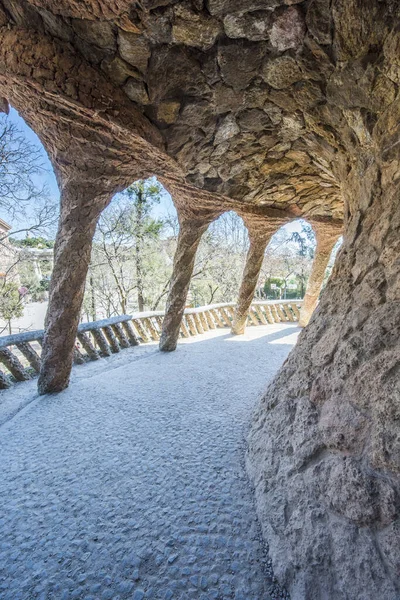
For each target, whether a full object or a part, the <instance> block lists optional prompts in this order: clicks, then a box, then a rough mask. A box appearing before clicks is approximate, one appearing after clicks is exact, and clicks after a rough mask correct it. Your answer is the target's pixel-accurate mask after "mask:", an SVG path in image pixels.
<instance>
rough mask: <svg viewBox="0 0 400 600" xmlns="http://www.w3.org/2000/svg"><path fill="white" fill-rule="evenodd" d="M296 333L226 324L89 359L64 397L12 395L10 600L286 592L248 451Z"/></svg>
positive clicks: (5, 526)
mask: <svg viewBox="0 0 400 600" xmlns="http://www.w3.org/2000/svg"><path fill="white" fill-rule="evenodd" d="M297 332H298V329H297V328H296V326H295V325H294V324H293V323H292V324H289V323H288V324H279V325H278V324H276V325H269V326H260V327H253V328H248V330H247V333H246V334H245V335H244V336H240V337H232V336H231V335H230V334H229V332H228V330H224V329H219V330H214V331H210V332H208V333H206V334H204V335H202V336H198V337H196V338H191V339H187V340H184V341H183V342H182V343H181V344H180V345H179V347H178V350H177V351H176V352H174V353H171V354H163V353H160V352H159V351H158V350H157V347H156V346H155V345H151V344H148V345H146V346H142V347H140V348H131V349H128V350H125V351H124V352H121V353H120V354H119V355H116V356H113V357H110V358H109V359H104V360H101V361H97V362H96V363H91V364H87V365H84V366H81V367H76V368H75V369H74V372H73V378H72V383H71V386H70V387H69V389H67V390H66V391H64V392H62V393H61V394H59V395H57V396H45V397H41V398H37V397H35V391H34V385H35V383H34V382H28V383H26V384H19V385H18V386H16V389H11V390H7V391H5V392H2V393H0V412H1V406H2V404H4V406H7V405H9V403H10V399H11V398H12V397H15V398H16V399H18V401H19V402H20V405H21V406H23V405H24V404H25V405H26V406H25V407H24V408H21V410H20V411H19V412H18V413H17V414H14V416H11V414H12V413H10V412H9V413H8V415H9V416H8V420H5V419H3V424H2V425H1V426H0V465H1V477H0V598H1V599H2V600H73V599H82V600H97V599H98V600H125V599H129V600H132V599H133V600H142V599H143V600H146V599H150V598H154V599H162V600H164V599H165V600H167V599H181V600H184V599H193V600H210V599H228V598H232V599H235V600H267V599H269V598H271V597H272V598H281V597H282V598H285V597H286V596H285V595H284V593H283V592H281V591H279V590H278V588H277V586H275V585H274V583H273V580H272V579H271V572H270V567H269V565H268V561H267V557H266V554H265V552H264V548H263V544H262V541H261V536H260V529H259V525H258V522H257V519H256V514H255V508H254V501H253V495H252V491H251V488H250V486H249V483H248V480H247V477H246V473H245V470H244V450H245V435H246V431H247V428H248V426H249V421H250V418H251V412H252V409H253V406H254V403H255V401H256V398H257V395H258V394H259V393H260V392H261V391H262V390H263V389H264V388H265V386H266V383H267V382H268V380H270V379H271V377H272V376H273V375H274V374H275V372H276V371H277V370H278V368H279V367H280V365H281V364H282V362H283V361H284V359H285V358H286V356H287V354H288V352H289V351H290V349H291V348H292V346H293V344H294V343H295V340H296V336H297ZM22 400H23V401H22ZM0 422H1V421H0Z"/></svg>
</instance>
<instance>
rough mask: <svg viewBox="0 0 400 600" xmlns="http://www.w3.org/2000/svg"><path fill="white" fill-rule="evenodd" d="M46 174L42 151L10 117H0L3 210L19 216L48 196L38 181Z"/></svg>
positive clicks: (0, 205)
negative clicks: (24, 210) (38, 178)
mask: <svg viewBox="0 0 400 600" xmlns="http://www.w3.org/2000/svg"><path fill="white" fill-rule="evenodd" d="M43 171H44V167H43V161H42V157H41V150H40V148H39V147H37V146H36V145H34V144H32V143H30V142H29V141H28V140H27V139H26V137H25V135H24V134H23V133H22V132H21V131H20V130H19V129H18V127H17V126H16V125H15V124H14V123H12V122H11V121H10V119H9V117H8V116H7V115H0V207H1V208H3V209H6V210H7V211H8V213H9V214H10V215H11V216H15V215H16V214H18V213H20V212H21V210H23V209H24V207H26V206H28V205H32V203H33V202H35V201H36V200H41V199H42V198H43V196H44V195H47V191H46V189H45V187H44V186H38V184H37V179H36V176H37V175H40V174H42V173H43Z"/></svg>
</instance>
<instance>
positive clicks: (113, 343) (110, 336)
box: [102, 325, 120, 354]
mask: <svg viewBox="0 0 400 600" xmlns="http://www.w3.org/2000/svg"><path fill="white" fill-rule="evenodd" d="M102 329H103V331H104V335H105V336H106V338H107V341H108V343H109V344H110V348H111V352H112V353H113V354H117V353H118V352H119V350H120V348H119V344H118V340H117V338H116V337H115V333H114V332H113V330H112V329H111V326H110V325H106V326H105V327H103V328H102Z"/></svg>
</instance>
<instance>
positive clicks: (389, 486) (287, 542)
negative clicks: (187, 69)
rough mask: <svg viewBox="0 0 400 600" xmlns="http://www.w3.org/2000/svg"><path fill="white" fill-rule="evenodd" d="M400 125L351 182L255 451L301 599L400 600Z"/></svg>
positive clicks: (286, 569)
mask: <svg viewBox="0 0 400 600" xmlns="http://www.w3.org/2000/svg"><path fill="white" fill-rule="evenodd" d="M397 115H398V106H397V105H395V104H394V105H392V107H391V108H390V109H389V110H388V111H387V112H386V113H385V114H384V115H383V116H382V117H381V118H380V120H378V123H377V125H376V128H375V131H374V146H372V147H371V148H369V149H368V150H364V151H363V152H362V153H361V156H359V157H358V158H357V159H355V160H354V163H353V166H352V168H351V170H350V172H349V173H348V175H347V193H346V195H347V202H348V204H347V206H348V210H349V215H348V222H347V228H346V235H345V242H344V246H343V248H342V249H341V251H340V255H339V258H338V260H337V263H336V267H335V270H334V274H333V276H332V277H331V280H330V282H329V284H328V287H327V289H326V290H325V292H324V293H323V297H322V299H321V301H320V304H319V306H318V308H317V310H316V312H315V313H314V315H313V317H312V319H311V322H310V324H309V326H308V327H307V328H306V329H305V330H304V331H303V332H302V334H301V335H300V338H299V342H298V345H297V347H296V349H295V350H294V351H293V352H292V354H291V355H290V356H289V358H288V360H287V362H286V363H285V365H284V366H283V367H282V369H281V371H280V373H279V374H278V376H277V377H276V379H275V381H274V382H273V383H272V384H271V385H270V387H269V389H268V390H267V392H266V394H265V395H264V397H263V398H262V400H261V402H260V404H259V407H258V410H257V413H256V416H255V420H254V425H253V428H252V432H251V435H250V439H249V450H248V468H249V471H250V473H251V476H252V479H253V481H254V483H255V486H256V494H257V502H258V511H259V516H260V519H261V521H262V523H263V528H264V533H265V536H266V538H267V539H268V541H269V544H270V551H271V555H272V561H273V564H274V565H275V568H276V569H277V570H278V577H279V578H280V580H281V581H282V582H284V583H285V584H286V585H287V587H288V589H289V590H290V592H291V597H292V598H293V599H294V600H295V599H303V598H309V599H315V600H317V599H320V598H335V600H336V599H338V600H339V599H340V600H342V599H350V598H351V599H352V600H358V599H359V600H365V599H371V600H372V599H374V598H385V600H398V598H399V597H400V588H399V581H400V578H399V575H400V537H399V525H400V520H399V513H400V504H399V499H400V426H399V424H400V377H399V369H400V264H399V255H400V253H399V250H400V204H399V200H398V198H399V191H400V163H399V160H398V157H397V156H394V155H393V150H392V149H391V139H393V138H392V136H393V135H394V134H395V132H397V133H396V135H398V127H399V125H398V116H397ZM380 148H383V152H379V149H380Z"/></svg>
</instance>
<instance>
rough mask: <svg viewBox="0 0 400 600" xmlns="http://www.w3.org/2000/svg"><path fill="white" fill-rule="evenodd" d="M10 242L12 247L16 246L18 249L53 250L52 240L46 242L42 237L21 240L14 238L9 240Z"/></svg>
mask: <svg viewBox="0 0 400 600" xmlns="http://www.w3.org/2000/svg"><path fill="white" fill-rule="evenodd" d="M9 239H10V242H11V243H12V244H13V246H18V247H19V248H39V249H40V248H54V241H53V240H46V239H45V238H43V237H40V236H39V237H26V238H24V239H23V240H18V239H16V238H9Z"/></svg>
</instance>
